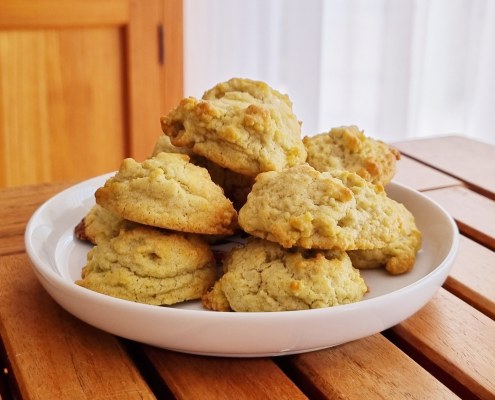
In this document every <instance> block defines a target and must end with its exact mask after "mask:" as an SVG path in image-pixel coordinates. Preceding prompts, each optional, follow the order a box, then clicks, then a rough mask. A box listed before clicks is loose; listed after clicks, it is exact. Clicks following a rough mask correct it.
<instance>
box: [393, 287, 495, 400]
mask: <svg viewBox="0 0 495 400" xmlns="http://www.w3.org/2000/svg"><path fill="white" fill-rule="evenodd" d="M392 330H393V332H394V334H396V335H397V336H398V337H399V338H400V339H401V340H402V342H403V343H407V344H408V345H409V346H411V347H412V348H413V349H414V350H415V353H414V354H415V355H417V356H418V357H419V358H420V359H421V361H422V362H424V361H425V360H427V361H428V363H432V364H434V365H435V366H437V367H438V368H439V369H440V370H441V371H442V373H443V375H444V376H446V377H448V378H447V379H451V380H456V381H457V382H458V384H459V385H462V386H463V390H464V391H465V393H466V396H468V397H466V398H476V397H472V396H478V397H479V398H483V399H488V398H493V396H495V380H494V379H493V373H494V364H493V360H495V346H494V343H495V342H494V338H495V321H494V320H492V319H491V318H489V317H487V316H486V315H484V314H482V313H481V312H476V311H475V310H473V308H472V307H469V305H467V304H466V303H464V302H463V301H462V300H460V299H459V298H457V297H456V296H454V295H453V294H451V293H449V292H447V291H445V290H443V289H441V290H440V291H439V292H438V293H437V295H436V296H435V297H434V298H433V300H432V301H430V302H429V303H428V304H427V305H426V306H425V307H424V308H422V309H421V310H420V311H419V312H418V313H416V314H415V315H413V316H412V317H411V318H408V319H407V320H405V321H403V322H401V323H400V324H399V325H397V326H395V327H394V328H393V329H392Z"/></svg>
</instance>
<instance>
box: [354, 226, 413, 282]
mask: <svg viewBox="0 0 495 400" xmlns="http://www.w3.org/2000/svg"><path fill="white" fill-rule="evenodd" d="M403 230H404V231H405V232H407V231H409V232H408V233H404V234H403V235H402V236H401V237H399V238H397V239H396V240H393V241H392V242H391V243H389V244H387V245H386V246H385V247H382V248H377V249H372V250H352V251H348V254H349V257H350V258H351V261H352V265H353V266H354V267H355V268H359V269H370V268H381V267H383V268H385V269H386V270H387V272H389V273H390V274H392V275H399V274H403V273H405V272H408V271H410V270H411V269H412V268H413V267H414V264H415V262H416V255H417V253H418V251H419V250H420V248H421V232H420V231H419V230H418V229H417V227H416V225H415V224H414V223H411V224H410V226H407V225H406V226H404V227H403Z"/></svg>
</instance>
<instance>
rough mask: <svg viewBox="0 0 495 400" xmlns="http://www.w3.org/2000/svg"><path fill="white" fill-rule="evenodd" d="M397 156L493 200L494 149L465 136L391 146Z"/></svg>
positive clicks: (494, 181) (400, 143) (494, 182)
mask: <svg viewBox="0 0 495 400" xmlns="http://www.w3.org/2000/svg"><path fill="white" fill-rule="evenodd" d="M394 146H395V147H397V148H398V149H399V150H400V151H401V153H404V154H405V155H407V156H410V157H413V158H415V159H417V160H419V161H421V162H422V163H424V164H426V165H430V166H432V167H434V168H436V169H438V170H441V171H444V172H446V173H448V174H449V175H452V176H453V177H456V178H458V179H460V180H462V181H464V182H466V183H467V184H470V185H473V186H475V187H477V188H478V189H479V190H483V191H484V192H485V194H487V195H489V196H491V197H492V198H495V179H494V177H495V164H494V163H493V160H495V146H494V145H491V144H486V143H483V142H479V141H476V140H472V139H470V138H467V137H465V136H443V137H442V136H440V137H433V138H429V139H415V140H410V141H403V142H399V143H394Z"/></svg>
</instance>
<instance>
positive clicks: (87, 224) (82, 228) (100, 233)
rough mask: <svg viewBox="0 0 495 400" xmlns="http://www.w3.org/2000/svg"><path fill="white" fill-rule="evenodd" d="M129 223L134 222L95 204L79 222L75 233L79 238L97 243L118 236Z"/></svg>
mask: <svg viewBox="0 0 495 400" xmlns="http://www.w3.org/2000/svg"><path fill="white" fill-rule="evenodd" d="M129 224H132V222H130V221H126V220H125V219H123V218H121V217H119V216H118V215H116V214H114V213H112V212H111V211H108V210H106V209H105V208H103V207H101V206H100V205H98V204H95V205H94V206H93V207H92V208H91V209H90V210H89V211H88V213H87V214H86V215H85V216H84V218H83V219H82V220H81V221H80V222H79V224H77V226H76V227H75V229H74V234H75V236H76V237H77V238H78V239H79V240H83V241H86V242H90V243H92V244H97V243H99V242H101V241H102V240H108V239H111V238H113V237H115V236H117V235H118V234H119V232H120V229H121V228H122V227H124V226H129Z"/></svg>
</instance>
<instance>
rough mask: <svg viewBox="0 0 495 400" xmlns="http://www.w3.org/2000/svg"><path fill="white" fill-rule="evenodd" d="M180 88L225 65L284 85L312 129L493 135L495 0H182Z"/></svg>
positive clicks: (232, 72)
mask: <svg viewBox="0 0 495 400" xmlns="http://www.w3.org/2000/svg"><path fill="white" fill-rule="evenodd" d="M184 4H185V14H184V17H185V20H184V21H185V30H184V34H185V36H184V37H185V54H184V55H185V93H186V94H190V95H194V96H199V95H200V94H201V93H202V91H203V89H205V88H208V87H210V86H212V85H214V84H215V82H219V81H222V80H225V79H228V78H229V77H230V76H248V77H252V78H255V79H261V80H265V81H267V82H269V83H270V84H271V85H272V86H273V87H275V88H278V89H279V90H280V91H282V92H285V93H287V94H289V96H290V97H291V99H292V101H293V103H294V109H295V112H296V115H297V116H298V117H299V119H300V120H302V121H303V131H304V134H306V135H311V134H314V133H319V132H325V131H328V130H329V128H331V127H334V126H339V125H346V124H356V125H358V126H359V127H361V128H362V129H364V130H365V133H366V134H368V135H371V136H374V137H377V138H381V139H383V140H387V141H393V140H403V139H404V138H414V137H418V136H430V135H437V134H446V133H462V134H465V135H467V136H470V137H475V138H479V139H481V140H485V141H491V142H494V141H495V2H494V1H491V0H398V1H397V0H396V1H393V0H310V1H298V0H268V1H267V0H254V1H253V0H251V1H242V0H212V1H207V2H206V1H203V2H202V1H195V0H185V3H184Z"/></svg>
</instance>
